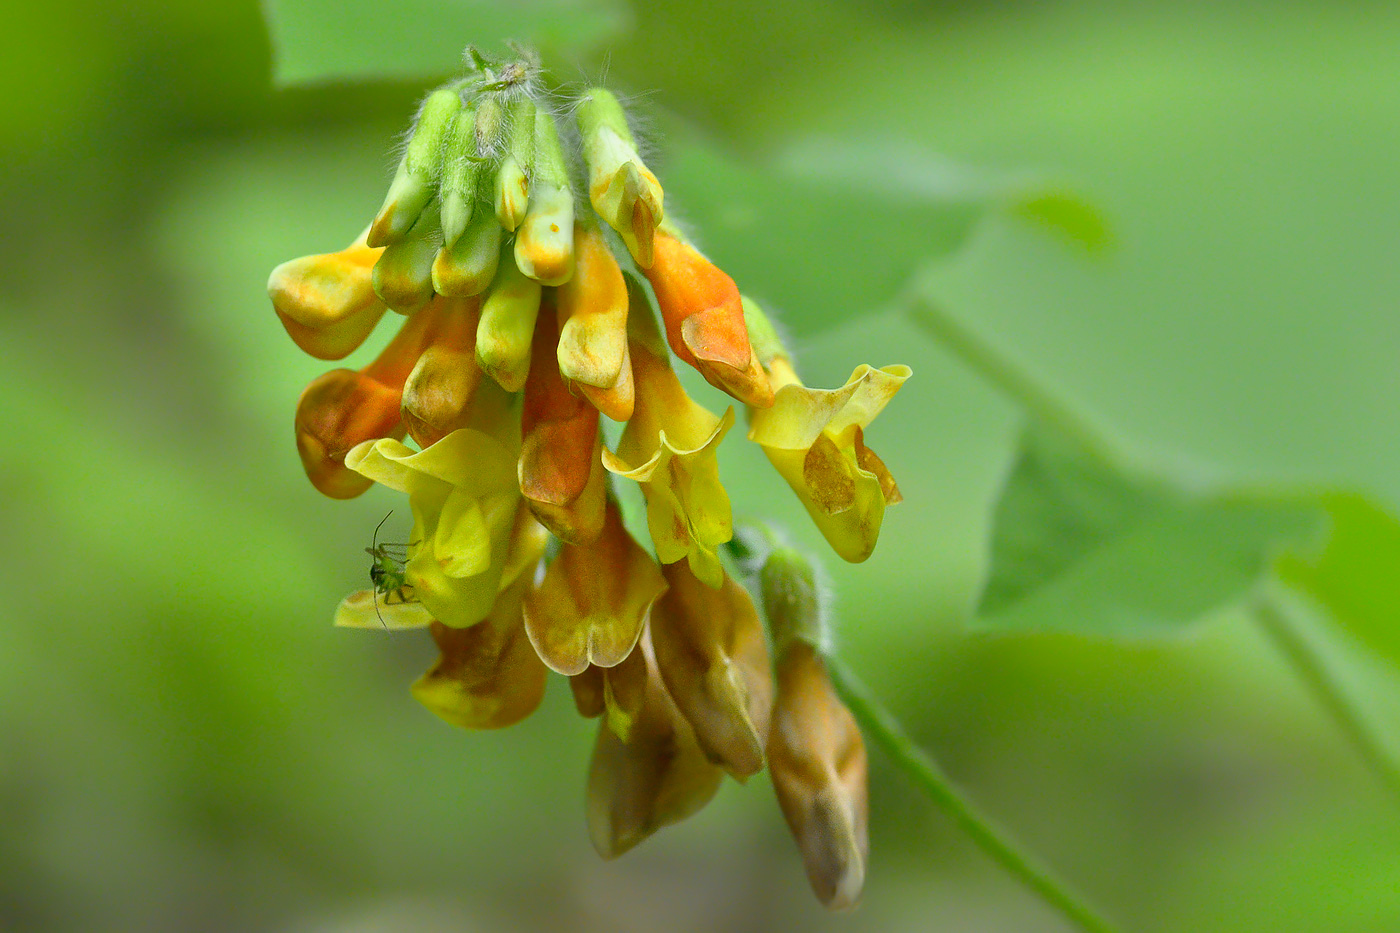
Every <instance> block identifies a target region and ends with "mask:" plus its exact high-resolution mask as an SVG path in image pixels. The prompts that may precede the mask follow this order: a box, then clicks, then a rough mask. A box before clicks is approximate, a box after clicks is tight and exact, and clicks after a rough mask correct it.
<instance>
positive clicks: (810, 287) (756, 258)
mask: <svg viewBox="0 0 1400 933" xmlns="http://www.w3.org/2000/svg"><path fill="white" fill-rule="evenodd" d="M667 144H668V147H671V148H672V149H673V152H672V155H671V158H669V159H668V160H667V161H666V162H665V163H664V166H663V169H662V175H661V177H662V183H663V184H664V185H665V186H666V197H667V202H666V203H667V207H668V209H673V210H674V212H675V213H676V214H677V215H679V217H680V218H681V219H682V222H683V223H684V224H685V225H686V226H690V225H693V226H694V229H695V236H696V238H697V241H698V242H699V243H700V245H701V247H702V248H703V249H705V250H706V252H707V253H708V254H709V255H710V258H712V259H713V260H714V261H715V262H716V263H718V264H719V266H720V267H721V268H723V269H724V270H725V271H726V272H728V273H729V274H730V275H731V276H733V278H734V280H735V281H736V282H738V283H739V287H740V288H741V289H743V290H744V291H745V292H747V293H749V294H752V295H753V296H754V297H755V298H757V299H758V300H759V301H760V302H762V303H763V304H764V307H765V309H768V310H771V311H775V312H776V313H777V315H778V316H779V317H781V320H782V322H783V325H784V326H785V328H786V330H787V331H788V332H789V333H791V334H793V335H795V336H798V337H802V336H807V335H810V334H813V333H816V332H818V331H821V330H824V329H827V328H829V327H831V326H834V325H836V324H838V323H840V322H842V321H846V320H850V319H853V318H856V317H860V316H863V315H868V314H869V313H870V312H871V311H872V310H874V309H876V308H878V307H879V306H881V305H882V304H884V303H885V302H887V301H889V300H890V299H891V298H892V297H893V296H894V295H895V294H897V293H898V292H899V291H900V290H901V289H902V288H903V287H904V286H905V284H906V283H907V282H908V281H909V278H910V276H911V275H912V274H913V273H914V272H915V270H916V269H919V268H921V267H922V266H924V265H927V264H928V263H929V262H931V261H934V260H937V259H940V258H943V257H946V256H948V255H949V254H952V253H954V252H956V251H957V250H958V249H959V248H961V247H962V246H964V245H965V244H966V243H967V240H968V237H969V236H970V235H971V234H972V232H973V230H974V229H975V227H976V223H977V221H978V220H980V219H981V218H982V217H984V216H985V215H986V214H987V212H988V211H991V210H996V209H1005V210H1008V211H1009V212H1011V213H1013V214H1021V215H1023V216H1025V217H1027V218H1028V219H1031V220H1032V221H1033V222H1035V223H1037V224H1040V225H1044V226H1050V227H1053V228H1055V229H1056V230H1058V231H1059V232H1061V233H1062V234H1064V235H1066V236H1068V237H1069V238H1070V239H1071V240H1072V241H1074V242H1076V243H1079V244H1081V245H1083V246H1084V247H1085V248H1100V247H1102V245H1103V244H1105V243H1106V242H1107V233H1106V230H1107V226H1106V224H1105V222H1104V221H1103V220H1102V218H1101V217H1100V216H1099V214H1098V213H1097V211H1096V210H1095V209H1094V208H1093V206H1092V205H1089V204H1087V203H1086V202H1084V201H1082V200H1079V199H1076V198H1074V197H1073V196H1071V195H1068V194H1065V193H1063V192H1058V191H1049V190H1043V189H1040V188H1038V187H1036V186H1033V185H1030V186H1028V185H1026V184H1025V183H1024V181H1022V180H1018V179H1014V178H1011V177H1009V176H1008V177H998V176H995V175H991V174H988V173H984V172H975V171H973V170H971V169H968V168H966V167H962V166H956V165H951V164H949V163H946V162H944V161H941V160H938V159H936V158H934V157H932V156H930V155H928V154H922V153H901V154H900V156H899V158H898V159H896V160H892V159H891V158H889V156H888V154H887V153H885V152H883V151H882V150H881V149H879V148H878V147H875V146H868V145H864V144H862V145H858V146H857V145H850V144H841V143H827V144H823V145H820V146H817V145H812V146H810V147H808V146H803V147H802V148H801V149H799V150H793V151H791V152H790V153H789V155H788V157H787V158H784V159H782V160H779V161H776V162H774V163H771V164H745V163H743V162H741V161H739V160H738V159H735V158H732V157H730V156H728V155H726V154H723V153H721V152H720V151H719V150H717V149H715V148H714V147H712V146H709V145H706V144H703V143H701V142H699V141H697V140H695V139H683V140H677V139H675V138H674V137H672V138H668V140H667Z"/></svg>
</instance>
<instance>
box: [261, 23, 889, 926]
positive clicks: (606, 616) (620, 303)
mask: <svg viewBox="0 0 1400 933" xmlns="http://www.w3.org/2000/svg"><path fill="white" fill-rule="evenodd" d="M469 61H470V64H469V66H468V71H467V74H465V75H464V76H463V77H461V78H460V79H456V80H454V81H452V82H450V83H448V84H446V85H444V86H443V87H441V88H438V89H436V90H434V91H433V92H431V93H430V94H429V95H428V96H427V97H426V98H425V99H424V101H423V104H422V106H421V107H420V108H419V112H418V114H417V116H416V117H415V119H414V123H413V126H412V127H411V129H410V132H409V133H408V135H407V140H408V141H407V143H406V145H405V147H404V150H403V153H402V157H401V159H400V162H399V165H398V168H397V170H396V172H395V175H394V178H393V181H392V182H391V184H390V186H389V190H388V193H387V194H386V196H385V198H384V201H383V205H382V206H381V208H380V210H379V211H378V213H377V214H376V215H375V217H374V218H373V219H372V221H371V222H370V224H369V226H368V228H367V231H366V233H365V234H364V235H362V236H361V237H360V238H359V239H358V240H356V241H355V242H354V243H353V244H351V246H349V247H348V248H346V249H344V250H342V251H340V252H338V253H330V254H322V255H313V256H307V257H303V258H301V259H295V260H292V261H290V262H287V263H284V264H283V265H281V266H278V267H277V269H275V270H274V271H273V273H272V276H271V278H270V280H269V282H268V292H269V294H270V296H271V298H272V302H273V306H274V308H275V310H276V312H277V314H278V317H279V318H280V320H281V321H282V323H283V325H284V326H285V328H286V330H287V332H288V334H289V335H290V336H291V337H292V339H293V340H294V341H295V342H296V343H297V345H298V346H299V347H301V348H302V349H303V350H305V351H306V352H307V353H308V354H310V355H311V356H313V357H316V358H318V359H325V360H335V359H341V358H343V357H344V356H346V355H347V354H349V353H350V352H352V351H354V350H355V349H356V348H357V347H359V346H360V345H361V344H362V343H363V342H364V341H365V340H366V339H368V338H369V335H370V333H371V332H372V331H373V330H374V329H375V327H376V325H378V324H379V323H380V321H381V319H383V318H384V316H385V311H386V309H387V310H393V311H395V312H397V313H398V314H400V315H404V317H403V318H401V319H400V318H395V317H394V316H393V315H390V316H389V319H390V320H394V321H401V323H400V324H399V326H398V330H397V333H396V334H395V335H394V336H393V337H392V338H390V339H389V340H388V341H387V343H386V345H385V346H384V349H383V350H382V351H381V352H380V354H379V355H378V356H377V357H376V358H375V359H374V360H373V361H372V362H371V363H369V364H368V365H367V366H365V367H364V368H362V369H359V370H351V369H336V370H332V371H331V372H329V373H327V374H325V375H324V376H322V377H320V378H319V379H317V380H315V381H314V382H313V383H312V384H311V386H309V387H308V388H307V390H306V391H305V393H303V395H302V398H301V400H300V402H299V403H298V406H297V412H296V419H295V425H296V440H297V449H298V451H299V453H300V456H301V459H302V463H303V466H304V467H305V469H306V473H307V475H308V477H309V478H310V479H311V481H312V483H313V484H314V485H315V486H316V487H317V489H319V490H320V491H321V492H323V493H325V494H326V495H329V496H332V497H335V498H351V497H353V496H356V495H359V494H360V493H362V492H364V491H365V490H366V489H367V488H368V487H369V486H370V485H372V484H373V483H379V484H381V485H384V486H387V487H389V488H392V489H394V490H397V491H398V492H400V493H402V494H404V495H405V496H407V500H408V507H409V511H410V512H411V514H412V518H413V524H412V529H411V531H410V532H409V533H408V535H407V537H406V538H401V539H400V540H399V543H397V544H394V545H385V546H383V547H382V548H381V547H379V546H376V547H375V548H372V549H371V552H372V553H373V554H374V555H375V557H374V560H375V567H376V571H375V574H374V575H373V576H372V579H371V584H372V585H371V588H369V589H365V590H360V591H357V592H355V593H352V594H350V595H349V596H347V597H346V598H345V600H343V601H342V602H341V604H340V606H339V607H338V608H337V610H336V614H335V621H336V623H337V624H338V625H345V626H354V627H382V628H385V629H394V630H398V629H411V628H418V629H427V630H428V633H429V635H430V636H431V638H432V639H433V642H434V644H435V645H436V646H437V649H438V652H439V659H438V661H437V663H435V664H434V665H433V667H432V668H431V669H430V670H429V671H428V672H427V673H425V674H424V675H423V677H421V678H420V679H419V680H418V681H417V682H416V683H415V684H414V685H413V688H412V689H413V695H414V696H415V697H416V698H417V699H418V700H419V701H420V702H422V703H423V705H424V706H426V707H427V708H428V709H430V710H431V711H432V712H434V713H435V714H437V715H438V716H440V717H441V718H442V719H444V720H445V721H447V722H449V723H452V724H454V725H457V726H460V727H463V728H469V729H488V728H497V727H502V726H506V725H509V724H511V723H513V722H516V721H519V720H520V719H522V718H524V717H525V716H528V715H529V714H530V713H531V712H532V711H533V710H534V709H535V708H536V706H538V704H539V702H540V697H541V695H542V692H543V689H544V683H545V679H546V676H547V673H548V672H549V671H554V672H557V673H560V674H563V675H566V676H568V677H569V678H570V684H571V687H572V688H573V694H574V698H575V702H576V704H577V706H578V710H579V712H580V713H581V714H582V715H584V716H586V717H590V718H594V717H596V718H597V719H598V739H597V744H596V746H595V750H594V755H593V762H592V765H591V767H590V771H589V775H588V782H587V783H588V806H587V817H588V826H589V832H590V835H591V837H592V839H593V842H594V845H595V847H596V848H597V849H598V851H599V853H600V854H602V855H603V856H605V857H614V856H617V855H620V854H622V853H623V852H625V851H627V850H628V849H630V848H631V847H633V846H635V845H636V844H637V843H639V842H640V841H642V840H643V839H645V838H646V837H647V836H648V835H650V834H651V833H653V832H655V831H656V830H657V829H658V828H660V827H661V826H664V825H666V824H668V823H672V822H675V821H677V820H679V819H683V818H684V817H686V816H688V815H689V814H691V813H693V812H694V811H696V810H698V809H699V808H700V807H702V806H704V804H705V803H706V802H707V801H708V800H709V799H710V797H711V796H713V794H714V792H715V789H716V788H717V787H718V786H719V784H720V783H721V780H722V779H723V776H724V775H725V774H726V773H728V774H729V775H731V776H733V777H735V778H737V779H740V780H742V779H746V778H747V777H749V776H751V775H754V774H756V773H758V772H760V771H762V770H763V769H764V768H765V767H768V768H769V769H770V770H771V773H772V776H773V781H774V786H775V788H777V791H778V799H779V802H780V804H781V806H782V810H783V813H784V816H785V817H786V819H787V821H788V824H789V826H790V827H791V829H792V832H793V834H794V836H795V838H796V839H797V841H798V845H799V848H800V849H801V851H802V853H803V858H804V860H805V861H806V864H807V869H808V874H809V877H810V878H811V879H812V884H813V887H814V889H815V890H816V892H817V894H818V896H819V897H820V898H821V900H822V901H823V903H826V904H828V905H829V906H832V907H845V906H849V905H851V904H853V903H854V902H855V900H856V898H857V897H858V895H859V893H860V888H861V882H862V879H863V877H864V865H865V853H866V841H865V784H864V780H865V778H864V775H865V764H864V762H865V759H864V750H863V745H862V744H861V738H860V733H859V731H858V730H856V728H855V726H854V724H853V723H852V722H851V720H850V716H849V714H848V713H846V712H845V708H844V707H843V706H841V704H840V701H839V700H837V699H836V697H835V694H834V693H833V692H832V690H831V685H830V682H829V680H828V678H827V676H826V673H825V667H824V666H823V663H824V662H823V660H822V658H823V655H822V654H821V651H820V650H819V648H820V645H821V644H823V642H822V639H821V638H820V637H818V636H816V635H813V634H812V633H813V632H818V633H819V632H820V628H821V625H820V618H819V613H817V611H816V609H815V608H814V607H816V602H815V598H814V597H813V599H812V600H809V603H810V605H809V604H806V603H802V602H801V600H800V599H798V600H793V599H789V600H787V601H786V602H785V601H784V600H783V599H779V598H778V597H776V596H774V595H773V594H774V593H778V592H779V590H780V589H781V588H779V589H776V590H774V589H772V588H771V587H769V586H767V584H766V583H765V586H764V587H762V588H760V596H761V599H760V600H759V604H756V603H755V601H754V600H753V599H752V598H751V597H750V595H749V593H748V592H747V591H746V590H745V588H744V586H743V585H741V582H739V581H740V580H741V579H743V573H744V571H743V569H742V568H739V567H736V566H735V565H734V564H733V562H732V561H731V560H730V558H728V557H726V556H725V545H726V543H727V542H730V540H731V538H732V537H733V520H732V517H731V514H730V499H729V494H728V492H727V491H726V490H725V487H724V484H723V481H722V476H721V470H720V458H719V449H720V446H721V444H722V442H723V441H724V439H725V437H726V436H727V433H728V431H729V428H730V427H731V426H732V425H733V422H734V408H733V407H732V406H730V407H729V408H728V409H727V410H724V411H723V412H722V414H717V413H716V412H715V411H712V410H711V408H710V407H708V406H707V405H704V404H701V403H700V402H699V401H696V400H695V399H692V398H691V397H690V395H689V394H688V392H687V391H686V389H685V387H684V385H683V383H682V379H681V376H680V374H679V373H678V372H677V368H676V365H675V361H679V362H680V363H684V364H686V365H688V366H690V367H691V368H693V369H694V370H695V371H696V372H697V373H698V374H699V375H700V376H701V377H703V378H704V380H705V381H706V382H708V383H710V385H712V386H714V387H715V388H716V389H718V390H720V391H721V392H723V393H725V394H726V395H728V396H729V397H730V398H732V399H734V400H735V401H737V402H739V403H741V404H742V405H743V406H744V407H745V409H746V410H747V411H748V413H749V416H750V425H751V426H750V431H749V436H750V438H751V439H753V440H755V441H757V442H758V443H760V444H761V445H763V447H764V450H765V452H766V453H767V455H768V457H769V459H770V460H771V461H772V462H773V464H774V465H775V467H776V468H777V469H778V472H779V473H780V475H781V476H782V477H783V478H784V479H785V480H786V481H787V482H788V484H789V485H790V486H791V487H792V488H793V490H794V491H795V492H796V493H797V495H798V496H799V498H800V499H801V500H802V502H803V504H804V505H805V506H806V507H807V509H808V511H809V512H810V513H811V515H812V517H813V520H814V521H815V522H816V524H817V526H818V528H820V529H821V531H822V533H823V534H824V535H825V536H826V537H827V539H828V540H829V541H830V542H831V543H832V546H833V547H834V548H835V549H836V551H837V553H838V554H840V555H841V556H842V557H844V558H846V559H847V560H864V559H865V558H866V557H868V556H869V555H870V553H871V550H872V549H873V548H874V546H875V540H876V537H877V535H878V533H879V529H880V523H881V520H882V518H883V515H884V509H885V506H886V505H887V504H890V503H893V502H897V501H898V498H899V497H898V490H897V488H896V487H895V485H894V483H893V480H891V479H890V478H889V471H888V470H887V469H885V467H884V464H883V463H882V462H881V461H880V460H879V458H878V457H876V456H875V455H874V454H873V453H872V452H870V450H869V449H868V448H867V447H866V446H865V442H864V431H865V429H866V428H867V427H868V426H869V424H870V421H871V419H873V418H874V416H875V415H876V414H877V413H878V412H879V411H880V409H881V408H882V407H883V406H884V405H885V404H886V403H887V402H888V401H889V399H890V398H891V397H892V396H893V395H894V393H895V391H897V390H898V388H899V385H900V384H902V383H903V381H904V380H905V379H906V378H908V375H909V373H908V370H907V369H906V368H904V367H885V368H884V369H880V370H875V369H871V368H870V367H868V366H862V367H859V368H857V370H856V372H855V373H854V374H853V375H852V377H851V380H849V381H848V382H847V384H846V385H844V386H842V387H841V388H839V389H835V390H831V391H823V390H814V389H808V388H806V387H805V386H803V385H802V383H801V382H800V381H799V379H798V378H797V374H796V368H795V364H794V363H793V360H792V356H791V354H790V353H788V351H787V350H786V349H785V348H784V347H783V344H782V342H781V340H780V339H779V337H778V334H777V331H776V330H775V328H774V327H773V326H772V324H771V323H770V322H769V320H768V318H767V317H766V316H765V315H763V313H762V312H761V311H759V310H758V308H757V305H754V304H753V303H752V302H751V301H749V300H748V299H745V298H744V297H742V296H741V294H740V291H739V288H738V285H737V284H736V283H735V282H734V280H733V279H732V278H730V277H729V276H728V275H727V274H726V273H725V272H724V271H723V270H722V269H721V268H720V267H719V266H718V265H717V264H716V263H715V262H714V261H713V260H711V259H710V258H708V257H707V256H705V255H704V254H703V253H702V252H701V251H700V250H699V249H698V248H697V247H696V246H695V245H694V243H692V242H691V241H690V240H689V239H688V238H687V237H686V236H685V235H684V234H682V233H681V232H680V230H679V228H678V227H677V226H675V224H674V222H673V220H672V218H670V217H669V215H668V214H667V213H666V208H667V205H666V204H665V199H664V193H663V190H662V186H661V182H660V180H659V179H658V178H657V176H656V175H655V174H654V173H653V172H652V171H651V170H650V169H649V168H648V167H647V165H646V163H645V162H644V160H643V158H642V156H641V154H640V151H639V147H638V143H637V139H636V136H635V135H634V132H633V130H632V126H631V124H630V123H629V121H628V119H627V115H626V113H625V111H624V109H623V107H622V105H621V104H620V103H619V101H618V99H617V98H616V97H615V96H614V95H613V94H612V93H610V92H608V91H606V90H604V89H602V88H590V89H587V90H585V91H583V92H582V93H581V94H579V95H577V97H576V99H574V100H572V101H567V102H565V106H563V107H560V108H559V110H558V111H556V103H555V102H556V101H557V100H558V98H557V97H555V96H550V95H546V94H545V92H544V90H543V82H542V78H541V74H540V70H539V67H538V64H537V63H536V62H535V61H534V59H533V58H532V57H530V56H525V57H523V58H521V59H520V60H517V61H504V62H496V61H489V60H487V59H485V58H484V57H482V56H481V55H480V54H479V53H476V52H474V51H473V52H472V53H471V55H470V59H469ZM561 112H571V113H576V115H577V130H578V132H577V134H574V133H572V132H561V129H568V127H567V126H564V125H563V123H562V117H561V115H560V113H561ZM604 418H606V419H608V420H610V421H613V422H617V423H621V424H622V426H623V427H622V429H621V435H620V438H619V439H618V441H617V443H616V445H615V446H612V447H610V446H609V445H608V444H607V443H606V442H605V439H604V438H605V434H604V431H603V424H604V422H603V419H604ZM633 483H635V484H636V487H635V489H629V488H628V487H630V486H631V485H632V484H633ZM637 491H640V494H641V497H642V498H643V499H645V502H646V520H645V525H646V530H647V533H648V534H647V537H648V538H649V540H645V539H643V540H639V539H638V538H636V537H634V536H633V535H632V533H631V532H629V530H628V527H627V526H626V524H625V523H624V521H623V508H622V506H621V505H620V504H619V496H620V495H626V494H629V493H630V494H631V495H633V496H636V495H637ZM769 563H770V564H772V561H771V560H770V561H769ZM774 566H776V565H774ZM750 569H751V568H750ZM772 573H777V571H772ZM766 579H767V578H766V577H765V580H766ZM789 589H791V588H789ZM770 590H772V591H771V592H770ZM784 592H786V591H784ZM794 592H795V591H794ZM760 606H761V609H760ZM803 606H805V607H806V608H805V609H803V608H802V607H803ZM803 612H805V613H806V616H803ZM804 619H805V621H804ZM765 623H766V626H765ZM814 626H815V628H814Z"/></svg>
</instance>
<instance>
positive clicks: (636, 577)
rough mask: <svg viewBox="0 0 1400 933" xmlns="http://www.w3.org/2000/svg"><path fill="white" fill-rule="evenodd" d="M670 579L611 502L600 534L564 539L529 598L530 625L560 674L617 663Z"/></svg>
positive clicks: (633, 643)
mask: <svg viewBox="0 0 1400 933" xmlns="http://www.w3.org/2000/svg"><path fill="white" fill-rule="evenodd" d="M665 590H666V580H665V579H664V578H663V577H662V575H661V571H660V569H659V568H658V567H657V566H656V562H655V561H653V560H652V559H651V556H650V555H649V554H647V552H646V551H645V550H643V549H642V547H641V545H639V544H637V542H636V541H634V540H633V539H632V536H631V535H630V534H628V533H627V529H626V528H624V527H623V525H622V515H621V512H620V511H619V510H618V507H617V503H616V502H613V501H609V502H608V506H607V518H606V522H605V524H604V526H603V528H602V531H601V534H600V535H599V536H598V538H597V539H596V540H595V541H593V542H591V543H589V544H586V545H577V544H564V545H563V546H562V547H561V548H560V549H559V553H558V555H557V556H556V557H555V558H554V560H553V561H551V562H550V564H549V569H548V570H547V571H546V572H545V575H544V579H543V580H541V581H540V584H539V586H538V588H536V589H535V590H533V591H532V592H531V593H530V594H529V595H528V596H527V597H526V600H525V630H526V631H527V632H528V633H529V635H530V640H531V642H533V643H534V645H535V650H537V651H538V652H539V655H540V657H541V658H542V659H543V660H544V662H545V664H547V665H549V666H550V667H551V668H552V669H553V670H556V671H558V672H559V673H561V674H567V675H571V676H572V675H578V674H582V673H583V672H584V671H585V670H586V669H587V668H588V667H589V666H590V665H592V666H593V667H596V668H599V669H602V668H611V667H616V666H617V665H619V664H621V663H622V662H623V661H624V660H626V658H627V656H628V655H629V654H631V653H632V650H633V648H634V647H635V646H636V644H637V639H638V638H639V637H641V633H642V627H643V626H644V625H645V624H646V621H647V615H648V613H649V612H650V611H651V608H652V605H653V604H654V603H655V602H656V599H657V597H658V596H660V595H661V594H662V593H663V592H664V591H665Z"/></svg>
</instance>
